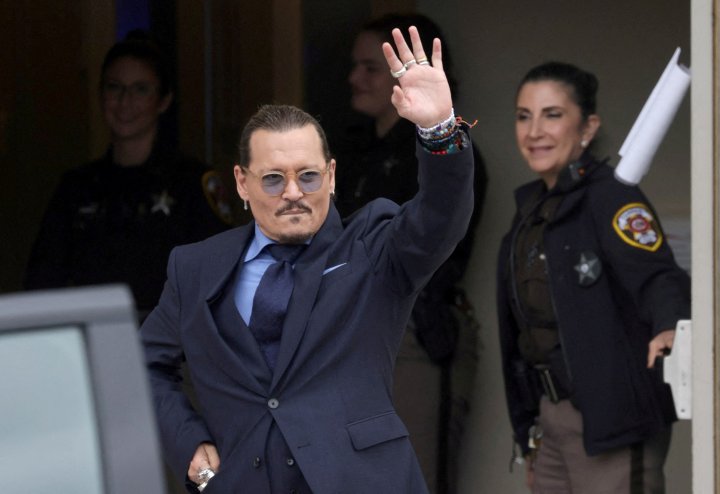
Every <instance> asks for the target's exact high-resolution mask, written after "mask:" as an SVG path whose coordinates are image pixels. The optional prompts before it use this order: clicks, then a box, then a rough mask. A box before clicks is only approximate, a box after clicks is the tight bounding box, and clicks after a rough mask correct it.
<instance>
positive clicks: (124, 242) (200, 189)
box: [25, 145, 227, 315]
mask: <svg viewBox="0 0 720 494" xmlns="http://www.w3.org/2000/svg"><path fill="white" fill-rule="evenodd" d="M111 157H112V152H111V151H110V150H109V151H108V152H107V153H106V154H105V156H103V157H102V158H100V159H98V160H96V161H93V162H91V163H88V164H85V165H82V166H80V167H78V168H75V169H72V170H70V171H68V172H66V173H65V174H64V175H63V177H62V179H61V182H60V184H59V185H58V187H57V189H56V190H55V193H54V195H53V198H52V200H51V201H50V203H49V205H48V207H47V210H46V212H45V217H44V218H43V221H42V224H41V225H40V229H39V232H38V236H37V238H36V240H35V243H34V246H33V249H32V252H31V255H30V259H29V263H28V266H27V270H26V273H25V288H26V289H40V288H57V287H64V286H79V285H95V284H104V283H126V284H127V285H128V286H129V287H130V288H131V289H132V292H133V295H134V298H135V303H136V304H137V307H138V309H139V310H140V312H141V315H142V314H143V313H144V312H145V311H149V310H150V309H152V308H153V307H154V306H155V304H157V301H158V298H159V297H160V292H161V291H162V287H163V283H164V281H165V266H166V264H167V258H168V254H169V253H170V250H171V249H172V248H173V247H175V246H176V245H179V244H184V243H189V242H194V241H198V240H201V239H204V238H206V237H209V236H210V235H213V234H215V233H218V232H220V231H222V230H224V229H226V228H227V225H225V224H224V223H223V222H222V221H221V220H220V218H219V216H218V215H216V214H215V213H214V212H213V209H212V208H211V202H210V200H209V199H207V198H206V194H207V193H206V192H205V189H206V187H205V185H204V182H205V181H206V180H205V177H206V176H207V175H206V173H208V172H209V171H210V169H209V168H208V167H206V166H204V165H203V164H202V163H200V162H199V161H197V160H195V159H192V158H189V157H186V156H183V155H181V154H178V153H176V152H174V151H172V150H168V149H165V148H164V147H162V146H159V145H158V146H156V147H155V149H154V150H153V153H152V155H151V156H150V158H149V159H148V161H147V162H146V163H144V164H142V165H139V166H133V167H123V166H119V165H116V164H114V163H113V162H112V158H111Z"/></svg>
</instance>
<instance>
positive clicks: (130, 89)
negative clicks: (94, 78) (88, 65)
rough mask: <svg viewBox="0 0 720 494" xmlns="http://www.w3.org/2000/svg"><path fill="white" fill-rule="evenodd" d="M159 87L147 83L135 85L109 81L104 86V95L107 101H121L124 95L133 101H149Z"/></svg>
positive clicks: (136, 83)
mask: <svg viewBox="0 0 720 494" xmlns="http://www.w3.org/2000/svg"><path fill="white" fill-rule="evenodd" d="M155 91H157V87H156V86H155V85H154V84H150V83H147V82H135V83H133V84H128V85H125V84H121V83H119V82H115V81H108V82H105V83H104V84H103V85H102V94H103V96H104V97H105V98H106V99H113V100H119V99H122V97H123V96H124V95H126V94H127V95H128V96H129V97H130V98H131V99H147V98H149V97H150V96H152V95H153V94H154V93H155Z"/></svg>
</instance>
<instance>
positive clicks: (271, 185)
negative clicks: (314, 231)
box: [242, 166, 330, 196]
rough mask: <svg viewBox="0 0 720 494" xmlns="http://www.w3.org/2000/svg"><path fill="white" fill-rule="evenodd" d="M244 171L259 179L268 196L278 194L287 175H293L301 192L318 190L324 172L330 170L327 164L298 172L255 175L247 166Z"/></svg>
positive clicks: (283, 185) (284, 183)
mask: <svg viewBox="0 0 720 494" xmlns="http://www.w3.org/2000/svg"><path fill="white" fill-rule="evenodd" d="M242 170H243V172H244V173H249V174H250V175H252V176H253V177H255V178H257V179H258V180H260V186H261V187H262V190H263V191H264V192H265V193H266V194H267V195H269V196H279V195H282V193H283V192H284V191H285V187H287V182H288V177H294V179H295V183H296V184H297V186H298V188H299V189H300V190H301V191H302V193H303V194H312V193H313V192H317V191H318V190H320V187H321V186H322V183H323V179H324V178H325V174H326V173H327V172H328V171H329V170H330V167H329V166H328V167H327V168H325V169H324V170H302V171H300V172H297V173H296V172H287V173H284V172H279V171H271V172H266V173H263V174H262V175H257V174H256V173H253V172H252V171H250V169H249V168H243V169H242Z"/></svg>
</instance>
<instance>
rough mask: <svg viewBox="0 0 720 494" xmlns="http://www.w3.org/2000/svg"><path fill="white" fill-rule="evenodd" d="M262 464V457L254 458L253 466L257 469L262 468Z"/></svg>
mask: <svg viewBox="0 0 720 494" xmlns="http://www.w3.org/2000/svg"><path fill="white" fill-rule="evenodd" d="M261 463H262V460H261V459H260V457H259V456H256V457H255V458H253V462H252V466H253V467H255V468H260V464H261Z"/></svg>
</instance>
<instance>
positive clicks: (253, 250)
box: [234, 224, 310, 326]
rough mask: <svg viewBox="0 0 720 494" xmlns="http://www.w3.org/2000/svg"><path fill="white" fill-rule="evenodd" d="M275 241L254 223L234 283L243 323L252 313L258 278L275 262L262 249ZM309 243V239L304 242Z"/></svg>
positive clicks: (236, 303)
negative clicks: (240, 268) (242, 261)
mask: <svg viewBox="0 0 720 494" xmlns="http://www.w3.org/2000/svg"><path fill="white" fill-rule="evenodd" d="M274 243H275V241H274V240H271V239H269V238H268V237H267V236H266V235H265V234H264V233H263V232H261V231H260V228H259V227H258V226H257V224H256V225H255V236H254V237H253V239H252V241H251V242H250V245H249V246H248V250H247V252H246V253H245V259H244V264H243V268H242V271H241V272H240V275H239V276H238V277H237V278H236V279H237V281H236V283H235V294H234V300H235V307H237V309H238V312H239V313H240V317H242V318H243V321H245V324H247V325H248V326H249V325H250V316H251V315H252V307H253V299H254V298H255V291H256V290H257V287H258V285H259V284H260V280H261V279H262V277H263V275H264V274H265V270H266V269H267V268H268V267H270V265H271V264H273V263H275V258H274V257H273V256H272V255H270V253H269V252H267V251H263V248H264V247H265V246H266V245H269V244H274ZM306 243H307V244H310V240H308V241H307V242H306Z"/></svg>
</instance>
